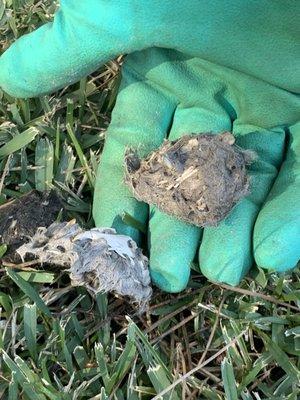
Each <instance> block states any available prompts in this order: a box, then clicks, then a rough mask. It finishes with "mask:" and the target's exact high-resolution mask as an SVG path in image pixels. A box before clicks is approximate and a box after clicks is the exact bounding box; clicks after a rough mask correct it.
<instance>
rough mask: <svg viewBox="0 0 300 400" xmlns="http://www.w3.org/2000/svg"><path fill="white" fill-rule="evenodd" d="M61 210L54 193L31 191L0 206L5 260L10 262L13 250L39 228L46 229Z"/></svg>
mask: <svg viewBox="0 0 300 400" xmlns="http://www.w3.org/2000/svg"><path fill="white" fill-rule="evenodd" d="M61 209H62V203H61V201H60V199H59V197H58V196H57V194H56V193H55V191H51V192H47V193H46V192H45V193H40V192H38V191H36V190H33V191H31V192H29V193H27V194H25V195H23V196H22V197H20V198H18V199H15V200H12V201H9V202H7V203H5V204H3V205H2V206H0V244H3V243H4V244H6V245H8V252H7V253H6V256H5V258H7V257H8V258H9V259H10V260H12V259H13V258H14V254H15V249H16V248H18V247H19V246H21V245H22V244H23V243H25V242H28V241H29V239H30V237H32V236H33V235H34V234H35V232H36V230H37V228H38V227H39V226H45V227H48V226H49V225H50V224H51V223H52V222H54V221H55V220H56V218H57V216H58V213H59V212H60V211H61Z"/></svg>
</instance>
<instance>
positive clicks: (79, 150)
mask: <svg viewBox="0 0 300 400" xmlns="http://www.w3.org/2000/svg"><path fill="white" fill-rule="evenodd" d="M66 128H67V132H68V134H69V136H70V138H71V140H72V143H73V145H74V147H75V150H76V153H77V155H78V158H79V160H80V163H81V165H82V167H83V169H84V173H85V174H86V176H87V179H88V182H89V184H90V186H91V188H93V187H94V183H95V182H94V181H95V179H94V177H93V174H92V170H91V168H90V166H89V164H88V162H87V159H86V157H85V155H84V153H83V151H82V148H81V146H80V144H79V142H78V140H77V138H76V136H75V133H74V132H73V129H72V127H71V125H69V124H67V126H66Z"/></svg>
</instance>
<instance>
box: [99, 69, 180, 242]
mask: <svg viewBox="0 0 300 400" xmlns="http://www.w3.org/2000/svg"><path fill="white" fill-rule="evenodd" d="M174 109H175V104H173V102H172V100H171V99H170V98H168V97H166V95H163V94H162V93H161V92H159V91H158V90H157V89H155V88H154V87H153V86H152V84H151V82H149V81H147V80H143V79H142V77H139V76H138V75H137V73H136V72H133V70H131V69H130V67H129V66H127V65H125V66H124V68H123V80H122V84H121V88H120V91H119V95H118V97H117V102H116V105H115V108H114V111H113V114H112V121H111V124H110V126H109V128H108V131H107V138H106V142H105V146H104V150H103V153H102V155H101V161H100V165H99V168H98V173H97V181H96V187H95V193H94V205H93V216H94V220H95V223H96V226H103V227H104V226H112V227H114V228H115V229H116V230H117V231H118V232H119V233H123V234H128V235H130V236H132V237H133V238H134V239H135V240H137V241H138V240H139V233H138V230H137V229H135V228H133V227H130V226H128V225H126V224H125V223H124V222H123V221H122V218H121V216H122V214H123V213H124V212H126V213H128V214H130V215H131V216H132V217H133V218H135V219H136V220H138V221H139V222H140V223H141V224H143V225H144V226H145V225H146V221H147V219H148V206H147V205H146V204H145V203H142V202H138V201H137V200H136V199H135V198H134V197H133V195H132V193H131V192H130V190H129V188H128V187H127V186H125V183H124V156H125V152H126V149H127V148H128V147H133V148H137V149H139V153H140V154H148V153H149V152H150V151H152V150H153V149H155V148H157V147H159V145H160V144H161V142H162V141H163V139H164V138H165V136H166V133H167V131H168V129H169V126H170V123H171V120H172V117H173V113H174Z"/></svg>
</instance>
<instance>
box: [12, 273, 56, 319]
mask: <svg viewBox="0 0 300 400" xmlns="http://www.w3.org/2000/svg"><path fill="white" fill-rule="evenodd" d="M6 273H7V275H8V276H9V277H10V278H11V279H12V280H13V281H14V282H15V284H16V285H17V286H19V288H20V289H21V290H22V292H24V293H25V294H26V296H28V297H29V298H30V299H31V300H32V301H33V302H34V303H36V305H37V307H38V308H39V309H40V310H41V311H42V312H43V313H44V314H46V315H47V316H48V317H51V312H50V310H49V308H48V307H47V306H46V304H45V303H44V301H43V300H42V299H41V298H40V296H39V294H38V292H37V291H36V289H35V288H34V287H33V286H32V285H31V284H30V283H29V282H26V281H25V280H24V279H23V278H21V276H20V275H18V274H17V273H16V272H14V271H13V270H10V269H7V268H6Z"/></svg>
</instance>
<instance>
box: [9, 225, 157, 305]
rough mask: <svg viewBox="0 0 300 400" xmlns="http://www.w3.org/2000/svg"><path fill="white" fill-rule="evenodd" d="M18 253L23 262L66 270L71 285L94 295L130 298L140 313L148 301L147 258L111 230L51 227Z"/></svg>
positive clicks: (38, 234) (67, 226) (40, 231)
mask: <svg viewBox="0 0 300 400" xmlns="http://www.w3.org/2000/svg"><path fill="white" fill-rule="evenodd" d="M17 252H18V254H19V255H20V256H21V258H22V259H24V258H25V256H26V255H31V256H34V257H36V258H37V259H38V260H39V261H40V262H41V263H47V264H53V265H56V266H61V267H64V268H68V269H69V273H70V278H71V282H72V285H73V286H85V287H86V288H87V289H88V290H89V291H90V292H92V293H94V294H95V293H98V292H115V293H117V294H119V295H123V296H130V297H131V298H132V299H133V300H134V301H135V302H137V303H138V304H139V306H140V308H141V309H144V308H145V306H146V304H147V303H148V301H149V300H150V298H151V294H152V289H151V286H150V275H149V270H148V259H147V257H145V256H144V255H143V254H142V251H141V249H140V248H138V246H137V245H136V243H135V242H134V241H133V240H132V239H131V238H130V237H129V236H125V235H117V234H116V231H115V230H114V229H110V228H104V229H103V228H94V229H91V230H89V231H84V230H83V229H81V228H80V227H79V225H78V224H77V223H76V222H75V221H74V220H72V221H70V222H63V223H53V224H52V225H50V226H49V227H48V228H39V229H38V230H37V232H36V233H35V235H34V236H33V237H32V238H31V240H30V242H29V243H26V244H24V245H22V246H21V247H20V248H19V249H18V250H17Z"/></svg>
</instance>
